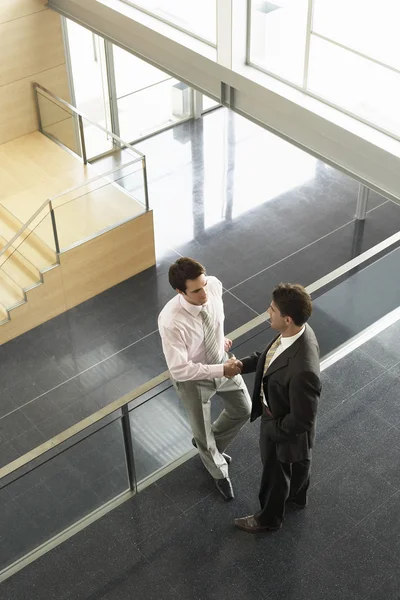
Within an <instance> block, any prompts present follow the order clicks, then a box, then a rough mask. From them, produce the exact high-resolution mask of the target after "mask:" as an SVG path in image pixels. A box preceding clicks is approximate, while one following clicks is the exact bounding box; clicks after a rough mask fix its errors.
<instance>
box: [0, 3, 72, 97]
mask: <svg viewBox="0 0 400 600" xmlns="http://www.w3.org/2000/svg"><path fill="white" fill-rule="evenodd" d="M0 56H1V60H0V85H6V84H7V83H12V82H13V81H17V80H18V79H24V78H26V77H31V76H32V75H35V74H36V73H41V72H42V71H47V69H52V68H54V67H58V66H59V65H61V64H63V63H65V56H64V46H63V40H62V35H61V21H60V17H59V15H58V14H57V13H55V12H53V11H52V10H44V11H42V12H39V13H35V14H33V15H28V16H27V17H21V18H20V19H15V20H14V21H9V22H8V23H3V24H1V25H0Z"/></svg>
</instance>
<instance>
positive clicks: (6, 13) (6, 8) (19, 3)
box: [0, 0, 47, 23]
mask: <svg viewBox="0 0 400 600" xmlns="http://www.w3.org/2000/svg"><path fill="white" fill-rule="evenodd" d="M46 2H47V0H0V23H5V22H6V21H12V20H13V19H19V18H20V17H26V16H27V15H31V14H33V13H36V12H40V11H41V10H46Z"/></svg>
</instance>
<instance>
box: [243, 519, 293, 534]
mask: <svg viewBox="0 0 400 600" xmlns="http://www.w3.org/2000/svg"><path fill="white" fill-rule="evenodd" d="M235 527H238V528H239V529H242V530H243V531H247V533H262V532H263V531H278V529H280V528H281V527H282V524H280V525H275V526H272V525H260V524H259V522H258V521H257V519H256V517H255V516H254V515H249V516H248V517H242V518H241V519H235Z"/></svg>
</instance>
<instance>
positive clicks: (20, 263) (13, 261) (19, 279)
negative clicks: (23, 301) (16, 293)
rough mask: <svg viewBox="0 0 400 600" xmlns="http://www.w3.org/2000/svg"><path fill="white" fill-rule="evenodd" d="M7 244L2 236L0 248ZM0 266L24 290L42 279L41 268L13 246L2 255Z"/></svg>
mask: <svg viewBox="0 0 400 600" xmlns="http://www.w3.org/2000/svg"><path fill="white" fill-rule="evenodd" d="M6 244H7V242H6V240H5V239H4V238H3V237H1V236H0V250H2V249H3V248H4V246H5V245H6ZM0 268H1V269H2V271H4V273H7V275H9V276H10V277H11V279H13V281H15V283H17V284H18V285H19V287H20V288H22V289H23V290H27V289H29V288H31V287H32V286H34V285H36V284H37V283H39V282H40V281H41V277H40V272H39V270H38V269H37V268H36V267H35V266H34V265H32V264H31V263H30V262H29V261H28V260H27V259H26V258H25V256H23V255H22V254H21V253H20V252H19V251H18V250H15V249H14V248H13V247H11V248H8V250H7V251H6V252H5V253H4V254H2V255H1V256H0Z"/></svg>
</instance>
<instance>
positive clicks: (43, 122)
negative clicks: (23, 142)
mask: <svg viewBox="0 0 400 600" xmlns="http://www.w3.org/2000/svg"><path fill="white" fill-rule="evenodd" d="M37 102H38V108H39V114H40V126H41V130H42V131H43V133H45V134H46V135H48V136H50V137H51V138H52V139H53V140H55V141H56V142H59V143H61V144H63V145H64V146H66V147H67V148H69V149H70V150H72V152H75V154H78V155H79V156H82V154H81V144H80V134H79V122H78V118H77V115H76V114H74V113H73V112H72V111H71V110H70V109H69V108H68V107H66V106H61V105H60V103H59V102H57V100H55V99H50V98H48V97H47V96H46V95H45V94H43V92H42V91H41V90H40V89H37Z"/></svg>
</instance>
